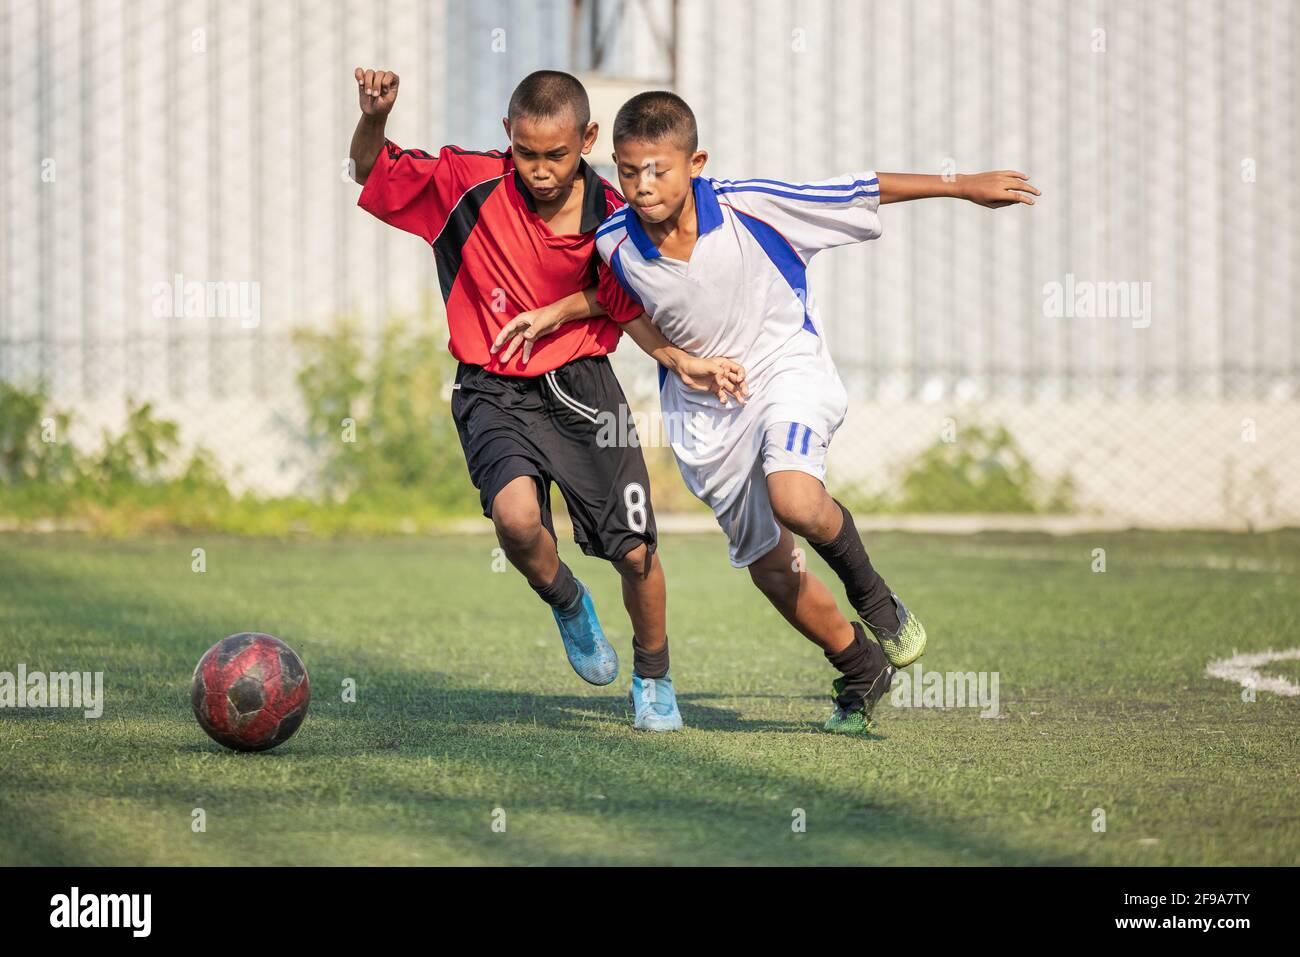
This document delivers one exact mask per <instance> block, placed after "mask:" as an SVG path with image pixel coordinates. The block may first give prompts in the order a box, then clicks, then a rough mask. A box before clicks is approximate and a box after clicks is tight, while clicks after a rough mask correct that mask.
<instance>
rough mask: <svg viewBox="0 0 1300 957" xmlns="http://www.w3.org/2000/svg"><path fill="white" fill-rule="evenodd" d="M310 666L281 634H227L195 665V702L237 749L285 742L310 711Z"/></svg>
mask: <svg viewBox="0 0 1300 957" xmlns="http://www.w3.org/2000/svg"><path fill="white" fill-rule="evenodd" d="M310 701H311V683H310V682H309V681H308V680H307V669H306V668H304V667H303V664H302V660H301V659H300V658H299V657H298V656H297V655H296V654H294V651H293V649H292V648H290V647H289V646H288V645H286V644H285V643H284V642H283V641H281V640H280V639H279V638H273V637H272V636H270V635H263V634H261V633H260V632H252V631H246V632H242V633H240V634H238V635H231V636H230V637H229V638H222V639H221V640H220V641H218V642H217V643H216V644H215V645H213V646H212V647H211V648H209V649H208V651H207V654H205V655H204V656H203V657H202V658H200V659H199V664H198V667H197V668H195V669H194V680H193V681H192V682H191V684H190V703H191V704H192V705H193V706H194V717H196V718H198V719H199V725H200V726H201V727H202V728H203V730H204V731H206V732H207V733H208V736H209V737H211V738H212V740H214V741H216V742H217V743H219V744H224V745H225V746H226V747H228V748H233V749H234V750H236V751H267V750H270V749H271V748H274V747H275V746H276V745H278V744H283V743H284V742H285V741H288V740H289V739H290V738H291V737H293V733H294V732H295V731H297V730H298V726H299V725H301V724H302V719H303V718H305V717H306V716H307V705H308V703H309V702H310Z"/></svg>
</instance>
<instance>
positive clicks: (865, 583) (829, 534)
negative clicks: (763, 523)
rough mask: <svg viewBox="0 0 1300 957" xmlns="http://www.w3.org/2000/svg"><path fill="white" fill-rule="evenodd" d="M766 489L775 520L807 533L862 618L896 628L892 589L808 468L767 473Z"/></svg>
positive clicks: (855, 531) (846, 517)
mask: <svg viewBox="0 0 1300 957" xmlns="http://www.w3.org/2000/svg"><path fill="white" fill-rule="evenodd" d="M767 488H768V494H769V495H770V496H771V498H772V511H773V513H775V515H776V517H777V520H778V521H780V522H781V523H782V524H783V525H785V526H786V528H788V529H790V530H791V531H792V532H794V533H795V534H796V535H800V536H802V537H803V538H806V539H807V540H808V544H809V545H811V546H812V548H813V551H815V552H816V553H817V554H818V555H820V556H821V557H822V560H823V561H825V562H826V564H827V565H829V566H830V567H831V571H833V572H834V573H835V575H836V577H837V578H839V580H840V581H841V582H843V583H844V590H845V591H846V592H847V593H848V596H849V604H851V605H852V606H853V610H854V611H856V612H857V613H858V615H859V616H860V617H861V618H862V620H863V621H865V622H867V623H868V624H869V625H871V626H873V627H875V628H885V629H887V630H889V631H894V630H896V629H897V628H898V615H897V613H896V611H895V609H894V603H893V600H892V593H891V592H890V590H889V586H888V585H887V584H885V580H884V579H883V578H881V577H880V573H879V572H877V571H876V569H875V568H874V567H873V566H872V564H871V559H870V558H869V557H867V549H866V547H865V546H864V545H863V544H862V538H861V536H860V535H858V529H857V526H856V525H855V524H854V523H853V516H852V515H851V514H849V510H848V509H846V508H845V507H844V506H843V505H841V504H840V503H839V502H837V501H836V500H835V499H833V498H831V496H830V493H829V492H827V491H826V486H825V485H823V484H822V483H821V482H820V481H819V480H817V479H816V478H814V477H813V476H812V475H809V474H808V473H807V472H796V471H788V472H771V473H769V474H768V476H767Z"/></svg>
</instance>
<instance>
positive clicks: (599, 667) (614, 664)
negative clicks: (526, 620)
mask: <svg viewBox="0 0 1300 957" xmlns="http://www.w3.org/2000/svg"><path fill="white" fill-rule="evenodd" d="M575 581H576V579H575ZM551 612H552V613H553V614H554V615H555V623H556V624H557V625H559V626H560V637H561V638H562V639H564V653H565V654H566V655H568V656H569V664H571V665H573V670H574V671H576V672H577V673H578V677H579V678H581V679H582V680H583V681H586V682H588V683H589V684H593V685H607V684H609V683H610V682H611V681H613V680H614V679H615V678H617V677H618V652H616V651H615V650H614V646H613V645H611V644H610V643H609V641H608V640H607V639H606V638H605V632H604V631H603V630H601V627H600V619H598V618H597V617H596V606H595V605H594V604H593V603H592V601H591V592H590V591H588V590H587V586H586V585H584V584H583V583H582V582H578V602H577V604H576V605H574V606H573V608H571V609H568V610H566V611H563V612H562V611H560V609H558V608H552V609H551Z"/></svg>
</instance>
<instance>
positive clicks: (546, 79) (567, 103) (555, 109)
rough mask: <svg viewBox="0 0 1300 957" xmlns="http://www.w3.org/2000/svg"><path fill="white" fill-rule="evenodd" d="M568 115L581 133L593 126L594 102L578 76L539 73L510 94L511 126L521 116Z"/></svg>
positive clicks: (528, 78)
mask: <svg viewBox="0 0 1300 957" xmlns="http://www.w3.org/2000/svg"><path fill="white" fill-rule="evenodd" d="M566 113H569V114H571V115H572V116H573V118H574V119H575V120H576V121H577V123H578V130H579V132H582V133H585V132H586V131H587V124H588V123H590V122H591V101H590V100H588V99H587V89H586V87H584V86H583V85H582V83H581V81H579V80H578V78H577V77H576V76H573V75H571V74H568V73H562V72H561V71H559V70H537V71H536V72H534V73H530V74H528V75H527V76H526V77H524V78H523V79H522V80H520V81H519V85H518V86H517V87H515V92H514V93H511V94H510V108H509V110H508V111H507V112H506V117H507V118H508V119H509V120H510V122H511V124H513V123H514V122H515V120H517V119H518V118H519V117H521V116H532V117H537V118H539V119H552V118H554V117H559V116H564V115H565V114H566Z"/></svg>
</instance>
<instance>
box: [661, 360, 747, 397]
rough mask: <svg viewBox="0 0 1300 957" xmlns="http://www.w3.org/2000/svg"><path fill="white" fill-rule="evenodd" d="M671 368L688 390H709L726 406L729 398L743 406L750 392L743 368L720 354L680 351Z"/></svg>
mask: <svg viewBox="0 0 1300 957" xmlns="http://www.w3.org/2000/svg"><path fill="white" fill-rule="evenodd" d="M673 371H674V372H676V373H677V377H678V378H679V379H681V380H682V381H683V382H684V383H686V387H687V388H688V389H694V390H695V391H696V392H712V393H713V394H714V395H715V396H717V397H718V401H719V402H721V403H722V404H723V405H728V404H729V402H730V399H735V400H736V402H737V403H739V404H740V405H744V404H745V399H746V397H747V396H748V395H749V386H748V385H747V384H746V383H745V367H744V366H742V365H741V364H740V363H738V362H732V361H731V360H730V359H724V358H722V357H721V356H719V357H715V358H712V359H701V358H698V357H696V356H691V355H686V354H682V355H681V356H679V357H678V359H677V361H676V363H675V364H674V367H673Z"/></svg>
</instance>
